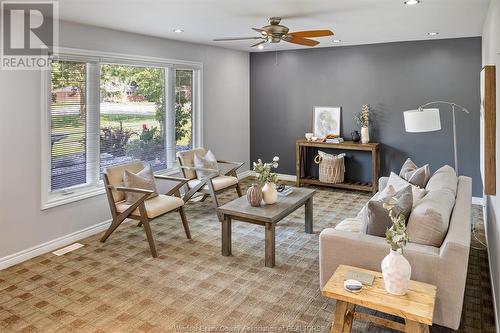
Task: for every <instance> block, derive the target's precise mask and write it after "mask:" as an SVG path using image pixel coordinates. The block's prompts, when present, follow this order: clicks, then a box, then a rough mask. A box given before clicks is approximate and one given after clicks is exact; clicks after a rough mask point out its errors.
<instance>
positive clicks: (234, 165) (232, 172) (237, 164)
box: [217, 160, 245, 177]
mask: <svg viewBox="0 0 500 333" xmlns="http://www.w3.org/2000/svg"><path fill="white" fill-rule="evenodd" d="M217 163H219V164H230V165H232V167H231V169H229V170H228V171H226V172H225V173H224V175H225V176H235V177H236V170H238V169H239V168H241V167H242V166H243V164H245V163H244V162H229V161H220V160H217Z"/></svg>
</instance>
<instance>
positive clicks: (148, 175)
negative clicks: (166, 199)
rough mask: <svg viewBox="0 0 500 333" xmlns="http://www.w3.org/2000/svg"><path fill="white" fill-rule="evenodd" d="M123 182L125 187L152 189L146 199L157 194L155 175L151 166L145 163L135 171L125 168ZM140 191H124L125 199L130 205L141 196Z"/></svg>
mask: <svg viewBox="0 0 500 333" xmlns="http://www.w3.org/2000/svg"><path fill="white" fill-rule="evenodd" d="M123 183H124V184H125V186H126V187H134V188H140V189H143V190H150V191H154V193H152V194H151V195H150V196H149V198H148V199H151V198H154V197H156V196H158V190H157V189H156V183H155V176H154V175H153V171H152V170H151V166H150V165H147V166H146V167H145V168H144V169H142V170H141V171H139V172H137V173H133V172H130V171H128V170H125V172H124V173H123ZM142 196H143V194H142V193H135V192H125V201H126V202H127V203H128V204H130V205H132V204H134V203H135V202H136V201H137V200H139V199H140V198H142Z"/></svg>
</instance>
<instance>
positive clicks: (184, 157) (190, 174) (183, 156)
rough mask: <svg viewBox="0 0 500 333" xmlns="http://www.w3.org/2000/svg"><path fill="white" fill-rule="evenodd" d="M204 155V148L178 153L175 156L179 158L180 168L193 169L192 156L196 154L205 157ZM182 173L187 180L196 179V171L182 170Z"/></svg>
mask: <svg viewBox="0 0 500 333" xmlns="http://www.w3.org/2000/svg"><path fill="white" fill-rule="evenodd" d="M205 153H206V151H205V148H196V149H192V150H184V151H178V152H177V154H176V155H177V157H178V158H179V161H180V163H181V166H187V167H194V155H195V154H197V155H200V156H205ZM182 173H183V174H184V177H185V178H187V179H195V178H196V171H194V170H186V169H183V170H182Z"/></svg>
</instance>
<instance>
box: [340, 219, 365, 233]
mask: <svg viewBox="0 0 500 333" xmlns="http://www.w3.org/2000/svg"><path fill="white" fill-rule="evenodd" d="M362 227H363V221H361V220H360V219H358V218H347V219H345V220H343V221H342V222H340V223H339V224H337V225H336V226H335V230H342V231H350V232H360V231H361V228H362Z"/></svg>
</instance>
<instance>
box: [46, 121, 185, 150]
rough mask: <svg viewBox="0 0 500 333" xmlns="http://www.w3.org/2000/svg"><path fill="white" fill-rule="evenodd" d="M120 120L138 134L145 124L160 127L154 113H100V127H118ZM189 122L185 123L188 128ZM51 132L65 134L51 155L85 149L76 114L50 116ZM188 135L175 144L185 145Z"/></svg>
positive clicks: (149, 126) (124, 125)
mask: <svg viewBox="0 0 500 333" xmlns="http://www.w3.org/2000/svg"><path fill="white" fill-rule="evenodd" d="M120 120H121V121H122V126H123V127H125V128H130V129H131V130H132V131H134V132H136V133H138V134H140V133H141V132H142V125H143V124H146V126H147V127H148V128H151V127H153V126H156V127H158V128H159V127H160V123H159V122H158V121H157V120H156V119H155V116H154V115H150V114H133V115H130V114H101V117H100V126H101V128H102V127H109V126H111V127H119V126H120V123H119V122H120ZM190 127H191V123H189V124H187V125H186V128H190ZM52 134H56V135H57V134H61V135H62V134H65V135H67V136H66V137H65V138H63V139H61V140H59V141H57V142H56V143H54V144H53V146H52V157H60V156H64V155H71V154H76V153H82V152H84V151H85V145H84V142H83V140H84V138H85V126H84V125H83V122H82V121H80V118H79V116H78V115H64V116H63V115H54V116H52ZM136 138H137V136H136V135H134V136H132V137H131V140H134V139H136ZM189 141H190V137H189V136H186V137H184V138H182V139H181V140H179V141H177V145H180V146H186V145H188V144H189Z"/></svg>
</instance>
